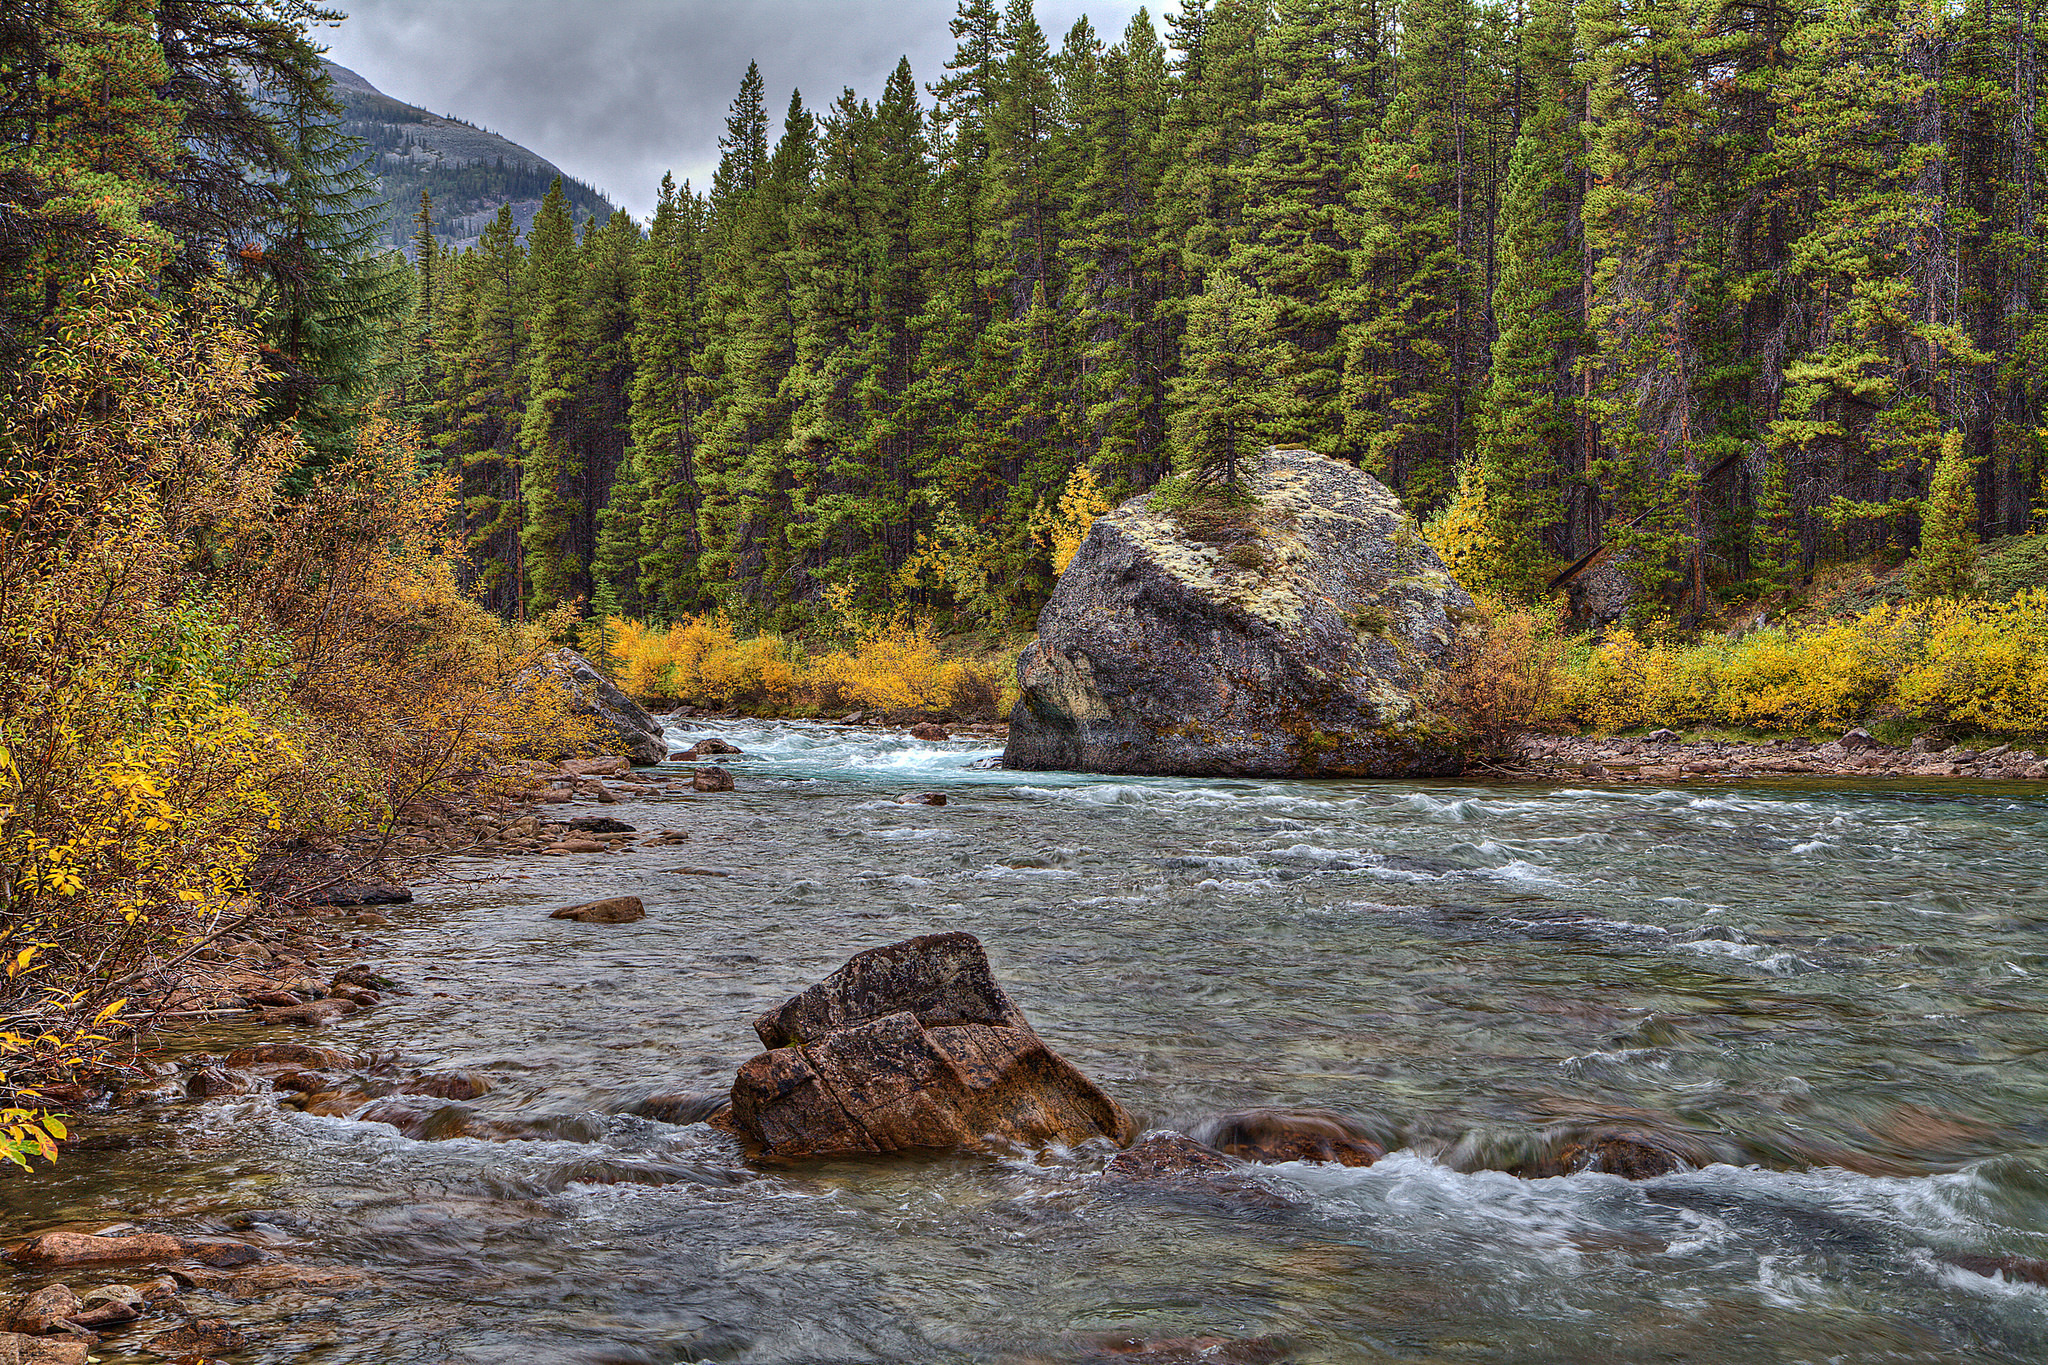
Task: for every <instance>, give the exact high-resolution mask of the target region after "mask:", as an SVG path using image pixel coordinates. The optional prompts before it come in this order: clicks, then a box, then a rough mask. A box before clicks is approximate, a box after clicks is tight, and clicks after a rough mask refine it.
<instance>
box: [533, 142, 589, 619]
mask: <svg viewBox="0 0 2048 1365" xmlns="http://www.w3.org/2000/svg"><path fill="white" fill-rule="evenodd" d="M526 251H527V255H526V298H527V302H528V306H529V308H530V310H531V311H530V313H529V314H528V316H529V318H530V319H531V322H530V329H529V333H528V338H527V349H526V356H525V360H526V406H525V410H524V412H523V414H522V415H521V418H520V423H519V451H520V456H521V461H520V468H519V496H520V500H521V502H522V504H523V506H524V510H525V520H524V522H523V524H522V525H521V527H520V530H519V541H520V545H521V548H522V549H523V551H524V555H525V564H526V606H527V609H528V610H530V611H534V612H542V611H546V610H547V609H549V608H550V607H555V606H559V605H561V604H562V603H564V602H568V601H571V600H573V599H575V598H577V597H581V596H583V595H585V594H586V593H588V591H589V587H590V581H589V575H588V565H587V564H586V563H585V561H584V559H583V555H582V553H581V551H582V547H581V546H580V545H579V544H578V543H577V537H576V512H577V508H578V506H579V505H580V503H581V502H582V479H581V477H580V476H581V473H582V471H581V470H580V468H578V461H577V459H576V456H575V453H574V451H573V450H572V449H571V448H570V431H569V427H570V424H571V422H572V421H573V420H574V416H575V414H574V404H575V401H576V397H577V387H578V384H579V382H580V379H581V371H582V368H583V363H584V357H583V355H582V351H581V347H580V345H579V343H580V341H581V336H580V328H579V326H578V323H579V313H580V308H579V304H580V303H581V294H582V290H581V283H582V282H581V279H580V278H579V272H578V270H577V260H576V240H575V236H574V228H573V227H572V226H571V223H570V218H569V200H568V197H567V196H566V195H565V194H564V193H563V192H562V182H561V180H560V179H559V178H558V179H557V180H556V181H555V183H554V184H553V185H552V186H550V187H549V188H548V193H547V198H545V199H543V200H542V201H541V206H540V212H539V213H538V214H537V215H535V217H534V220H533V227H532V228H531V229H530V230H529V231H528V233H527V235H526Z"/></svg>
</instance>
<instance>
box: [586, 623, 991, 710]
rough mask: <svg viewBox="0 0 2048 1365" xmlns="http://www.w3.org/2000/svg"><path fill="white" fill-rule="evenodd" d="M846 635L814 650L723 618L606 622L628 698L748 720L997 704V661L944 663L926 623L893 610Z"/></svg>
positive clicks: (853, 627) (852, 625)
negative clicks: (748, 632) (740, 714)
mask: <svg viewBox="0 0 2048 1365" xmlns="http://www.w3.org/2000/svg"><path fill="white" fill-rule="evenodd" d="M849 625H850V630H849V632H848V635H849V638H848V639H847V640H846V641H845V642H844V643H842V644H840V645H837V646H834V647H832V648H829V649H826V650H824V651H822V652H820V653H816V654H813V653H812V652H810V650H808V649H807V648H805V647H804V646H803V645H802V644H800V643H798V642H796V641H794V640H792V639H790V638H788V637H786V636H781V635H774V634H761V635H753V636H748V637H745V638H742V637H741V636H740V634H739V632H738V631H737V630H736V629H735V627H734V626H733V623H732V621H731V620H730V619H729V618H728V617H725V616H722V615H713V616H692V617H688V618H685V619H684V620H681V621H678V622H676V623H675V624H674V625H671V626H668V627H667V628H665V629H654V628H650V627H648V626H646V625H644V624H642V623H641V622H638V621H633V620H628V619H626V618H623V617H612V618H610V619H609V621H608V627H609V630H608V634H609V636H610V638H611V640H612V647H611V653H612V662H613V664H614V665H615V669H616V673H617V677H618V683H619V686H620V687H621V688H623V689H624V690H625V691H626V692H627V693H628V694H630V695H632V696H635V697H642V698H647V699H650V700H653V699H659V700H662V701H676V702H685V703H688V704H690V705H693V706H707V707H715V708H717V709H719V710H739V711H744V712H747V713H748V714H752V715H790V714H818V713H821V712H832V711H845V710H849V709H859V710H871V711H880V712H883V713H885V714H895V715H912V714H915V715H924V716H937V717H941V718H955V719H963V720H964V719H975V718H987V717H993V716H995V715H996V714H998V713H999V709H1000V708H1001V707H1002V705H1003V704H1004V678H1003V670H1002V669H1001V667H1000V665H996V664H990V663H986V662H982V661H978V660H973V659H962V658H948V657H947V656H946V655H945V653H944V651H943V649H942V648H941V646H940V643H939V639H938V636H937V634H936V633H935V632H934V630H933V629H932V627H931V625H930V623H929V622H926V621H921V620H916V619H913V618H911V617H908V616H906V615H903V614H901V613H899V614H897V615H895V616H891V617H888V618H886V619H882V620H878V621H868V620H864V619H860V618H852V619H851V620H850V621H849Z"/></svg>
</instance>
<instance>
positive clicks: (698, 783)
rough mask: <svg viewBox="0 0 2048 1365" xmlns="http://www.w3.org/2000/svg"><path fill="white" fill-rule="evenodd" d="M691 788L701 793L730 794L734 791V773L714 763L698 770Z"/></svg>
mask: <svg viewBox="0 0 2048 1365" xmlns="http://www.w3.org/2000/svg"><path fill="white" fill-rule="evenodd" d="M690 786H691V788H692V789H693V790H695V791H700V792H729V791H731V790H732V772H731V770H730V769H726V768H721V767H719V766H718V765H717V764H716V763H713V764H710V765H708V766H706V767H702V768H699V769H697V775H696V777H695V778H693V779H692V780H691V782H690Z"/></svg>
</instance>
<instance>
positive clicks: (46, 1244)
mask: <svg viewBox="0 0 2048 1365" xmlns="http://www.w3.org/2000/svg"><path fill="white" fill-rule="evenodd" d="M184 1251H185V1244H184V1243H183V1242H181V1241H179V1240H178V1239H177V1238H175V1237H172V1236H169V1235H167V1234H165V1233H161V1232H139V1233H136V1234H135V1235H134V1236H132V1237H95V1236H92V1235H91V1234H89V1233H83V1232H46V1233H44V1234H43V1235H42V1236H40V1237H38V1238H36V1239H35V1240H34V1241H33V1242H30V1243H29V1244H28V1245H27V1246H24V1247H22V1248H20V1249H19V1250H17V1251H16V1252H15V1253H14V1254H13V1256H11V1257H10V1258H9V1259H10V1260H12V1261H13V1262H14V1263H15V1264H16V1265H22V1266H75V1265H130V1264H135V1263H138V1262H142V1261H171V1260H176V1259H177V1258H178V1257H180V1256H181V1255H183V1254H184Z"/></svg>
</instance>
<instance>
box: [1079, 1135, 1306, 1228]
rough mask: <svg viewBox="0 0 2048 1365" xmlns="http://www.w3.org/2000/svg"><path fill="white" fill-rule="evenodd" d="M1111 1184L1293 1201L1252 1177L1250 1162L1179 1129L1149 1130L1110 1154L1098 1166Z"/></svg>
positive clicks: (1267, 1204)
mask: <svg viewBox="0 0 2048 1365" xmlns="http://www.w3.org/2000/svg"><path fill="white" fill-rule="evenodd" d="M1102 1178H1103V1180H1104V1181H1105V1182H1106V1183H1108V1184H1110V1185H1112V1186H1117V1185H1124V1186H1136V1187H1139V1188H1143V1189H1155V1190H1165V1191H1173V1192H1178V1193H1183V1194H1194V1195H1226V1196H1228V1197H1229V1198H1230V1200H1231V1201H1232V1202H1234V1203H1240V1204H1249V1205H1253V1206H1256V1207H1261V1208H1271V1209H1281V1208H1289V1207H1292V1206H1293V1203H1294V1201H1293V1200H1290V1199H1288V1198H1287V1197H1286V1196H1284V1195H1281V1194H1279V1193H1276V1192H1275V1191H1273V1190H1269V1189H1267V1188H1266V1187H1265V1186H1263V1185H1261V1184H1259V1183H1258V1181H1256V1180H1254V1179H1252V1177H1251V1168H1250V1167H1248V1166H1247V1165H1246V1164H1245V1163H1244V1162H1242V1161H1240V1160H1238V1159H1237V1158H1235V1157H1229V1156H1225V1155H1224V1154H1223V1153H1221V1152H1219V1151H1217V1150H1216V1149H1215V1148H1214V1147H1210V1146H1208V1145H1207V1144H1205V1143H1200V1142H1197V1141H1195V1140H1194V1139H1193V1138H1191V1137H1188V1136H1186V1135H1184V1134H1181V1133H1153V1134H1151V1135H1150V1136H1149V1137H1147V1138H1145V1140H1144V1141H1142V1142H1137V1143H1133V1144H1132V1145H1131V1146H1130V1147H1128V1148H1126V1149H1125V1150H1123V1151H1121V1152H1118V1153H1117V1154H1116V1155H1115V1156H1114V1157H1112V1158H1110V1162H1109V1164H1108V1165H1107V1166H1105V1167H1103V1169H1102Z"/></svg>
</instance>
